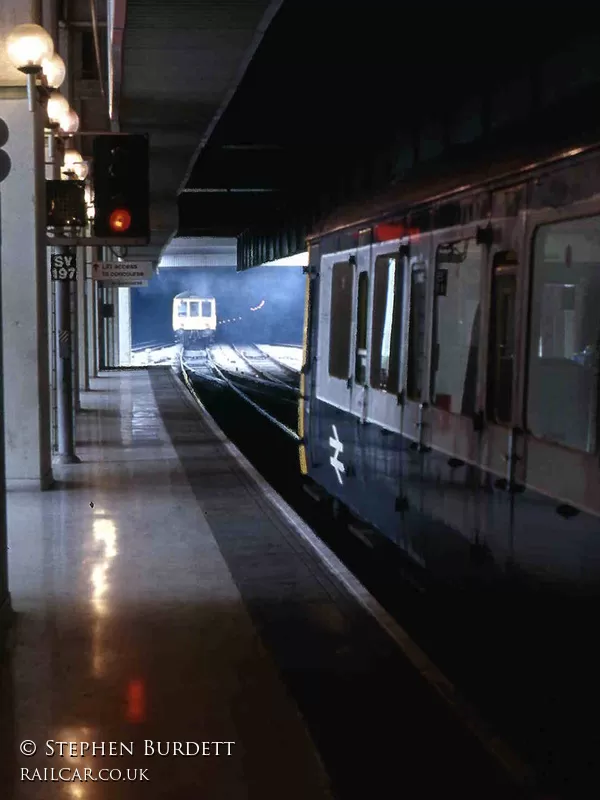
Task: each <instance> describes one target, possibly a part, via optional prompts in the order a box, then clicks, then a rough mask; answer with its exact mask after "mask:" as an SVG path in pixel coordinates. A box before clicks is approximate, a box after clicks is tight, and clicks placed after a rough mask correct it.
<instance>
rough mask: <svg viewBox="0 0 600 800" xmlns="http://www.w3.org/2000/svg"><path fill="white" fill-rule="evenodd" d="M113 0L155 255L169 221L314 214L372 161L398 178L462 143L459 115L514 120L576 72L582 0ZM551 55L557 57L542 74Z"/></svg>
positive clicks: (198, 234) (195, 235) (199, 228)
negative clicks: (565, 7)
mask: <svg viewBox="0 0 600 800" xmlns="http://www.w3.org/2000/svg"><path fill="white" fill-rule="evenodd" d="M114 2H115V4H116V5H117V6H118V5H119V4H125V5H126V27H125V35H124V48H123V60H122V81H121V83H122V85H121V87H120V103H119V115H120V122H121V129H122V130H123V131H125V132H148V133H150V141H151V192H152V216H151V219H152V227H153V246H154V248H155V249H158V250H160V248H162V246H163V245H164V244H165V242H167V240H168V239H169V237H170V236H171V235H172V234H173V233H174V232H175V231H177V234H178V236H180V237H184V238H187V239H188V240H190V241H191V240H192V239H195V240H196V241H202V242H206V237H218V238H220V239H225V238H227V239H231V238H232V237H238V236H240V235H241V234H242V233H244V232H245V231H247V230H249V229H250V230H252V229H260V228H261V226H263V227H264V225H265V223H266V222H268V221H269V220H271V219H282V218H287V219H294V218H296V217H297V216H298V215H300V216H302V215H303V214H304V216H306V209H307V208H311V209H312V212H313V216H314V215H316V216H318V215H319V213H321V212H324V211H326V210H327V209H328V208H330V207H331V205H332V204H335V203H336V202H341V201H343V200H344V197H345V192H346V190H348V191H350V190H351V191H354V192H356V190H358V191H359V192H360V191H362V189H361V187H363V186H368V185H369V184H370V182H372V180H371V179H372V177H373V175H374V174H375V173H377V171H381V173H382V178H383V179H384V180H387V179H388V178H389V176H390V175H392V177H393V175H394V170H396V173H395V174H396V178H397V177H398V174H399V175H400V177H401V176H402V167H400V170H399V172H398V170H397V169H396V167H397V164H396V162H398V163H400V164H401V163H403V158H404V154H406V153H407V152H409V153H411V154H412V156H410V158H408V160H406V159H405V161H406V163H409V162H410V159H411V158H412V157H413V156H414V155H415V153H416V152H417V151H418V152H419V157H420V158H424V157H426V151H427V149H428V148H429V149H431V147H433V150H434V151H435V148H436V147H437V146H438V145H439V143H440V142H441V145H440V146H441V147H442V148H443V147H444V146H445V145H446V144H448V142H450V141H451V140H452V141H454V140H456V141H461V139H460V137H461V136H462V135H463V134H462V133H461V130H462V129H461V130H459V129H458V128H457V125H459V122H460V121H461V120H462V122H460V124H461V125H462V126H463V129H465V130H466V129H468V127H469V124H470V120H471V122H472V127H476V125H477V124H479V123H478V122H477V120H480V119H481V118H485V117H486V115H487V116H489V114H490V113H491V111H493V110H494V109H492V108H491V107H492V105H493V104H494V103H496V99H494V98H496V96H499V97H500V98H501V100H500V102H501V104H502V103H504V104H505V106H506V108H509V110H510V108H511V104H512V106H513V107H514V108H512V110H510V113H512V114H513V117H515V118H517V119H518V118H519V114H520V111H519V108H518V106H519V103H523V104H525V105H527V104H529V105H531V104H534V105H535V103H536V102H541V100H540V98H539V97H538V96H537V95H536V92H538V91H540V86H542V87H543V85H549V86H550V87H551V90H552V87H553V86H555V85H556V86H558V89H557V91H559V90H560V87H561V86H564V84H565V83H567V84H568V82H569V81H570V80H573V78H572V75H571V73H570V72H569V69H570V67H569V64H570V63H572V61H573V59H572V58H571V59H570V60H569V52H570V51H569V48H571V46H572V41H573V40H574V38H575V37H576V36H577V35H579V34H580V33H581V31H582V29H584V28H585V19H586V11H585V9H586V6H585V5H584V4H583V3H579V0H575V3H574V4H572V5H570V13H569V14H568V15H558V16H557V15H554V16H552V15H551V14H550V13H549V12H543V13H542V12H540V13H539V14H534V13H532V14H531V15H523V13H522V4H519V3H517V2H515V1H514V0H506V2H505V3H504V4H503V5H502V6H501V7H498V8H495V9H494V10H493V11H489V10H488V11H485V13H484V12H483V11H482V9H481V6H480V5H477V4H465V5H463V6H461V7H460V9H459V8H458V7H457V6H456V5H452V4H446V5H436V6H435V9H434V11H433V10H432V7H430V6H428V5H427V4H421V5H419V4H410V5H408V6H407V5H406V4H402V5H399V4H394V3H390V2H389V0H370V2H369V3H342V2H339V1H338V0H327V2H323V0H272V1H271V2H269V0H201V1H200V0H170V2H169V3H166V4H165V3H162V2H160V3H159V0H126V2H125V0H114ZM579 6H581V9H580V10H579ZM596 52H597V48H596ZM556 53H562V54H563V56H564V54H565V53H566V58H563V61H562V62H560V59H559V62H558V66H556V65H555V67H554V70H555V72H554V73H553V72H552V64H550V67H549V69H550V72H549V73H548V75H546V73H545V72H544V74H543V75H542V74H541V73H542V72H543V70H546V66H547V62H548V59H549V58H550V59H551V58H553V57H554V54H556ZM548 63H549V62H548ZM561 64H562V66H561ZM542 68H543V69H542ZM524 75H526V76H529V78H531V80H529V82H527V81H525V82H524V81H523V76H524ZM553 76H554V77H553ZM544 81H545V82H546V83H545V84H544ZM544 91H545V89H544ZM503 92H504V94H503ZM524 93H525V95H527V93H529V95H531V96H527V97H524ZM544 102H545V101H544ZM482 104H483V108H482ZM486 104H487V105H486ZM515 104H516V105H515ZM488 106H489V107H488ZM490 109H491V110H490ZM494 113H496V112H495V111H494ZM499 113H500V115H501V114H502V113H504V112H503V111H502V108H500V111H499ZM470 115H471V117H470ZM471 118H472V119H471ZM457 120H458V122H457ZM524 124H526V123H524ZM457 131H458V132H457ZM469 135H470V134H469V132H468V131H467V134H466V140H468V138H469ZM453 137H455V138H454V139H453ZM456 137H457V138H456ZM424 154H425V155H424ZM363 178H364V180H363ZM298 245H299V246H298V247H297V248H296V249H303V248H302V247H301V246H300V245H301V243H300V242H299V243H298Z"/></svg>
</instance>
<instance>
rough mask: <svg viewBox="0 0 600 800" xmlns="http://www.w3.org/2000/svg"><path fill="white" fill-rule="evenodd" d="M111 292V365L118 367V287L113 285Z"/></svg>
mask: <svg viewBox="0 0 600 800" xmlns="http://www.w3.org/2000/svg"><path fill="white" fill-rule="evenodd" d="M111 293H112V304H113V309H114V312H113V318H112V319H111V323H112V330H113V336H112V366H113V367H118V366H119V361H120V359H119V344H120V341H119V326H120V324H121V323H120V321H119V317H120V314H119V311H120V309H119V288H118V287H117V286H113V287H112V290H111Z"/></svg>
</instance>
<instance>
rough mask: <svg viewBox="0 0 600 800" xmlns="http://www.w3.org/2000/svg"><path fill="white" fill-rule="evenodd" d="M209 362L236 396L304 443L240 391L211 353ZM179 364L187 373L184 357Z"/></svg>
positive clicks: (180, 358)
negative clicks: (218, 365)
mask: <svg viewBox="0 0 600 800" xmlns="http://www.w3.org/2000/svg"><path fill="white" fill-rule="evenodd" d="M208 360H209V362H210V365H211V367H212V368H213V369H214V371H215V372H216V373H217V375H218V376H219V377H220V378H221V380H222V381H224V382H225V383H226V384H227V386H229V388H230V389H233V391H234V392H235V393H236V394H238V395H239V396H240V397H241V398H242V399H243V400H245V401H246V402H247V403H249V404H250V405H251V406H252V408H254V409H256V411H258V412H259V413H260V414H262V415H263V417H266V418H267V419H268V420H269V422H272V423H273V425H276V426H277V427H278V428H279V429H280V430H282V431H283V432H284V433H286V434H287V435H288V436H290V437H291V438H292V439H294V440H295V441H296V442H300V441H302V439H301V437H300V436H298V434H297V433H296V431H293V430H292V429H291V428H288V426H287V425H284V424H283V422H281V421H280V420H278V419H277V418H276V417H274V416H272V415H271V414H269V412H268V411H265V409H264V408H261V407H260V406H259V405H258V403H255V402H254V400H251V399H250V398H249V397H248V396H247V395H246V394H245V393H244V392H242V390H241V389H238V387H237V386H236V385H235V384H234V383H232V381H230V380H229V378H227V377H226V376H225V374H224V373H223V372H222V371H221V370H220V369H219V367H217V365H216V364H215V362H214V360H213V358H212V356H211V354H210V353H208ZM179 363H180V365H181V370H182V372H183V373H185V364H184V361H183V357H182V356H181V355H180V357H179ZM186 378H187V374H186ZM186 385H188V386H189V383H188V380H186ZM194 396H196V397H197V395H196V394H195V392H194Z"/></svg>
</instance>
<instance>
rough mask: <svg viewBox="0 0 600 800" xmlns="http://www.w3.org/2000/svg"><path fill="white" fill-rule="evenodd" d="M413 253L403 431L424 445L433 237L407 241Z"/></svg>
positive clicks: (406, 302) (407, 266)
mask: <svg viewBox="0 0 600 800" xmlns="http://www.w3.org/2000/svg"><path fill="white" fill-rule="evenodd" d="M406 247H407V249H408V252H409V254H410V255H407V256H404V257H403V262H404V276H403V278H404V298H403V311H404V313H403V315H402V316H403V326H402V376H401V382H400V386H401V387H404V390H403V392H402V396H403V399H404V410H403V414H402V424H401V428H402V433H403V434H404V436H405V437H406V438H407V439H410V440H412V441H413V442H416V443H417V446H418V448H419V449H421V448H422V447H423V434H424V426H425V414H426V406H427V403H426V391H427V381H426V375H427V370H428V364H429V359H428V349H429V323H428V320H429V314H430V310H429V309H430V289H431V286H430V284H431V282H430V281H429V280H428V269H429V256H430V253H429V248H430V237H429V236H420V237H418V238H415V239H414V240H412V241H410V243H409V244H408V243H406Z"/></svg>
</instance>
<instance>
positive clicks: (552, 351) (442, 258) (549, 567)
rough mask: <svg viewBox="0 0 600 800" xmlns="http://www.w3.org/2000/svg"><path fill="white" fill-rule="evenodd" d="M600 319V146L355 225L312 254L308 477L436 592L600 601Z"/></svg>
mask: <svg viewBox="0 0 600 800" xmlns="http://www.w3.org/2000/svg"><path fill="white" fill-rule="evenodd" d="M599 309H600V146H586V147H578V148H575V149H570V150H568V151H562V152H560V153H558V154H548V155H545V156H544V157H540V158H537V159H534V160H532V159H531V158H530V157H527V158H522V159H520V163H519V160H517V161H515V160H514V159H513V161H512V162H511V163H507V164H500V165H498V162H496V166H494V167H490V166H489V165H488V166H486V167H484V168H482V169H481V171H480V172H479V173H477V172H475V174H470V175H462V174H461V175H455V176H454V177H453V178H451V179H448V180H447V181H446V182H445V183H444V182H438V184H437V185H432V184H429V185H423V184H419V185H409V184H408V183H405V184H404V185H402V186H397V187H396V188H395V189H393V190H392V191H390V193H389V194H388V195H387V196H384V195H382V196H381V197H379V198H378V199H377V200H376V201H374V202H373V204H372V206H371V207H370V208H368V209H366V210H365V207H364V206H361V207H358V206H357V207H356V208H354V209H352V208H345V209H342V210H339V211H338V212H337V213H336V215H335V216H332V217H331V218H330V219H329V220H328V221H327V222H326V223H325V224H323V225H322V226H321V228H320V230H318V231H317V232H316V233H314V234H313V235H312V236H311V237H310V240H309V267H308V276H307V301H306V314H305V331H304V366H303V370H302V376H301V397H302V399H301V402H300V409H299V429H300V436H301V439H302V444H301V446H300V464H301V470H302V472H303V474H304V475H305V476H306V477H305V480H307V483H309V484H310V483H312V485H313V488H315V489H316V490H317V491H318V490H319V487H321V494H325V495H326V496H328V497H333V498H335V499H336V500H335V502H336V503H337V504H338V505H339V506H340V507H341V508H343V509H346V510H348V511H349V512H350V513H351V515H352V516H353V517H356V518H358V519H359V520H362V523H363V524H365V523H366V527H367V530H368V529H372V530H374V531H377V532H379V533H383V534H384V535H385V536H386V537H387V538H388V539H390V540H392V541H393V542H394V543H395V544H396V545H397V547H398V548H400V550H401V551H403V553H404V554H405V555H406V557H407V563H408V564H409V565H410V566H411V568H414V570H415V574H416V575H417V576H419V575H420V576H421V577H422V578H423V579H427V580H430V579H432V578H435V579H436V580H440V581H442V582H443V583H449V584H451V585H455V586H457V585H464V584H465V582H469V584H471V582H472V581H473V580H475V581H478V580H482V581H483V582H487V581H489V580H492V579H494V580H495V579H497V578H501V579H502V578H505V577H510V578H511V579H515V577H516V579H517V580H523V581H525V582H527V583H530V582H533V583H534V584H535V585H538V586H539V585H541V583H540V582H544V583H545V582H550V583H551V584H552V585H553V586H555V587H557V586H562V587H571V588H575V587H576V588H577V590H581V589H582V588H584V589H585V588H586V587H588V588H593V587H595V586H598V585H599V584H598V579H599V578H600V464H599V448H600V431H599V414H598V411H599V390H600V387H599V382H598V364H599V359H598V355H599V345H600V311H599ZM314 484H317V485H318V486H316V487H315V486H314ZM323 490H324V492H323Z"/></svg>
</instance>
